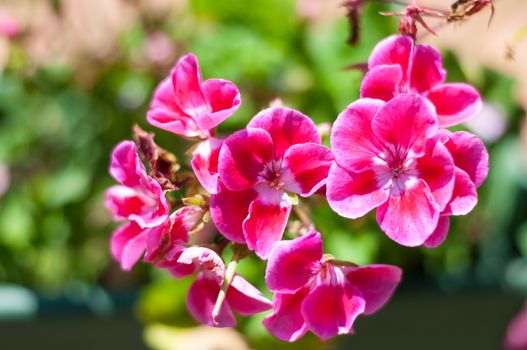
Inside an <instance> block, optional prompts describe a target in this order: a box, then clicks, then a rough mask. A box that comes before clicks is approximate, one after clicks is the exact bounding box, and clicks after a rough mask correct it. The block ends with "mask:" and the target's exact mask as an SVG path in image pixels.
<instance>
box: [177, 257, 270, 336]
mask: <svg viewBox="0 0 527 350" xmlns="http://www.w3.org/2000/svg"><path fill="white" fill-rule="evenodd" d="M171 272H172V274H173V275H174V276H176V277H178V278H182V277H186V276H189V275H192V274H195V273H197V278H196V280H195V281H194V283H193V284H192V286H191V287H190V290H189V292H188V296H187V307H188V309H189V312H190V314H191V315H192V317H194V319H195V320H196V321H198V322H200V323H203V324H206V325H209V326H214V327H234V326H235V325H236V320H235V318H234V315H233V313H232V311H233V310H234V311H236V312H238V313H239V314H240V315H244V316H248V315H254V314H257V313H260V312H263V311H267V310H269V309H271V307H272V304H271V302H270V301H269V300H268V299H267V298H265V297H264V296H263V295H262V293H260V291H259V290H258V289H256V288H255V287H254V286H253V285H251V284H250V283H249V282H247V281H246V280H245V279H244V278H243V277H241V276H239V275H234V278H233V280H232V282H231V284H230V286H229V287H228V289H227V293H226V297H225V301H224V302H223V304H222V306H221V309H220V312H219V314H218V316H217V317H216V318H215V319H214V318H213V315H212V311H213V309H214V305H215V304H216V299H217V298H218V294H219V292H220V289H221V286H222V284H223V279H224V277H225V265H224V264H223V261H222V260H221V258H220V257H219V256H218V254H216V253H215V252H214V251H213V250H210V249H208V248H203V247H189V248H186V249H183V250H182V251H181V252H180V253H179V255H178V257H177V260H176V261H175V262H174V263H173V265H172V267H171Z"/></svg>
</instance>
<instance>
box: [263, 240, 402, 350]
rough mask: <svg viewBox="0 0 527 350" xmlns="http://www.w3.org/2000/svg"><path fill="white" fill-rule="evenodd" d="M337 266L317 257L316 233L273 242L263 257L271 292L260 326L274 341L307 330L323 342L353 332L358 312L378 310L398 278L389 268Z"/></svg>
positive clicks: (297, 336)
mask: <svg viewBox="0 0 527 350" xmlns="http://www.w3.org/2000/svg"><path fill="white" fill-rule="evenodd" d="M349 265H350V266H337V265H335V264H333V263H332V258H331V257H328V256H326V255H324V254H323V251H322V240H321V238H320V234H319V233H318V232H315V231H312V232H311V233H309V234H307V235H305V236H302V237H299V238H296V239H294V240H291V241H281V242H278V243H277V244H276V245H275V246H274V248H273V250H272V252H271V255H270V256H269V261H268V264H267V270H266V273H265V281H266V283H267V287H268V288H269V289H270V290H271V291H273V292H275V296H274V298H273V306H274V309H273V313H272V314H271V315H269V316H267V317H266V318H265V319H264V322H263V323H264V326H265V327H266V328H267V330H268V331H269V332H270V333H271V334H272V335H274V336H275V337H277V338H279V339H281V340H285V341H290V342H293V341H296V340H298V339H300V338H301V337H302V336H304V334H306V333H307V331H311V332H313V333H314V334H315V335H316V336H318V337H320V338H321V339H323V340H327V339H329V338H331V337H334V336H336V335H338V334H348V333H352V332H353V323H354V321H355V319H356V318H357V316H359V315H361V314H365V315H369V314H372V313H374V312H376V311H377V310H379V309H380V308H381V307H382V306H383V305H384V304H385V303H386V302H387V301H388V300H389V299H390V297H391V295H392V294H393V292H394V290H395V288H396V287H397V285H398V284H399V281H400V280H401V274H402V272H401V270H400V269H399V268H398V267H396V266H390V265H367V266H363V267H356V266H352V264H349Z"/></svg>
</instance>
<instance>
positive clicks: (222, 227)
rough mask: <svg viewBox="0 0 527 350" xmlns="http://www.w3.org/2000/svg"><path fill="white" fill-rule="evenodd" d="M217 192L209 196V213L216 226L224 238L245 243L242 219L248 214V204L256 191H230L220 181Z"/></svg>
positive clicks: (254, 196)
mask: <svg viewBox="0 0 527 350" xmlns="http://www.w3.org/2000/svg"><path fill="white" fill-rule="evenodd" d="M219 188H220V191H219V192H218V194H215V195H212V196H211V197H210V214H211V218H212V221H213V222H214V224H215V225H216V228H217V229H218V231H220V233H221V234H222V235H223V236H225V238H227V239H229V240H231V241H233V242H237V243H245V236H244V234H243V227H242V226H243V221H244V220H245V219H246V218H247V215H249V205H250V204H251V203H252V201H253V200H254V199H255V198H256V195H257V194H256V191H254V190H252V189H248V190H245V191H230V190H229V189H228V188H226V187H225V186H224V185H223V184H221V182H220V187H219Z"/></svg>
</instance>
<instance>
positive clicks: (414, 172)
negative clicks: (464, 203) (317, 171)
mask: <svg viewBox="0 0 527 350" xmlns="http://www.w3.org/2000/svg"><path fill="white" fill-rule="evenodd" d="M436 132H437V118H436V116H435V113H434V107H433V106H432V105H431V103H430V102H429V101H428V100H426V99H425V98H423V97H421V96H419V95H418V94H414V93H411V94H400V95H398V96H396V97H394V98H393V99H391V100H390V101H388V102H383V101H381V100H373V99H361V100H358V101H356V102H354V103H352V104H351V105H349V106H348V108H347V109H346V110H345V111H343V112H342V113H341V114H340V115H339V117H338V118H337V120H336V121H335V124H334V125H333V130H332V132H331V147H332V151H333V154H334V156H335V164H334V165H333V166H332V167H331V170H330V172H329V176H328V180H327V198H328V202H329V205H330V206H331V208H332V209H333V210H335V211H336V212H337V213H338V214H340V215H342V216H344V217H347V218H351V219H355V218H358V217H361V216H363V215H365V214H366V213H368V212H369V211H371V210H372V209H374V208H378V209H377V222H378V223H379V225H380V227H381V229H382V230H383V231H384V232H385V233H386V234H387V235H388V237H390V238H391V239H393V240H394V241H396V242H397V243H399V244H402V245H405V246H418V245H422V244H423V243H424V242H425V241H426V240H427V238H429V237H430V235H431V234H432V233H433V232H434V230H435V229H436V227H437V224H438V220H439V214H440V213H441V212H442V211H443V210H444V209H445V207H446V206H447V204H448V203H449V201H450V198H451V196H452V191H453V188H454V163H453V160H452V156H451V155H450V154H449V152H448V150H447V149H446V147H445V145H444V144H443V143H442V142H440V141H439V140H438V139H436V138H434V135H435V134H436Z"/></svg>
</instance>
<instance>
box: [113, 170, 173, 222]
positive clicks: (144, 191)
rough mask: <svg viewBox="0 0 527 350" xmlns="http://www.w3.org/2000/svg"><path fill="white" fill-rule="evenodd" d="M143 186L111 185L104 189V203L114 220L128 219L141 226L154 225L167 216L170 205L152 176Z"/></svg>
mask: <svg viewBox="0 0 527 350" xmlns="http://www.w3.org/2000/svg"><path fill="white" fill-rule="evenodd" d="M146 181H147V185H145V187H143V188H137V189H132V188H129V187H125V186H112V187H110V188H108V189H107V190H106V193H105V203H106V207H107V208H108V209H110V210H111V211H112V212H113V213H114V216H115V219H116V220H121V219H129V220H132V221H135V222H137V224H139V226H141V227H154V226H157V225H160V224H161V223H163V222H164V221H165V220H166V218H167V217H168V212H169V210H170V207H169V205H168V202H167V200H166V198H165V195H164V193H163V190H162V189H161V187H160V186H159V184H158V183H157V182H156V181H155V180H154V179H152V178H147V179H146Z"/></svg>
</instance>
